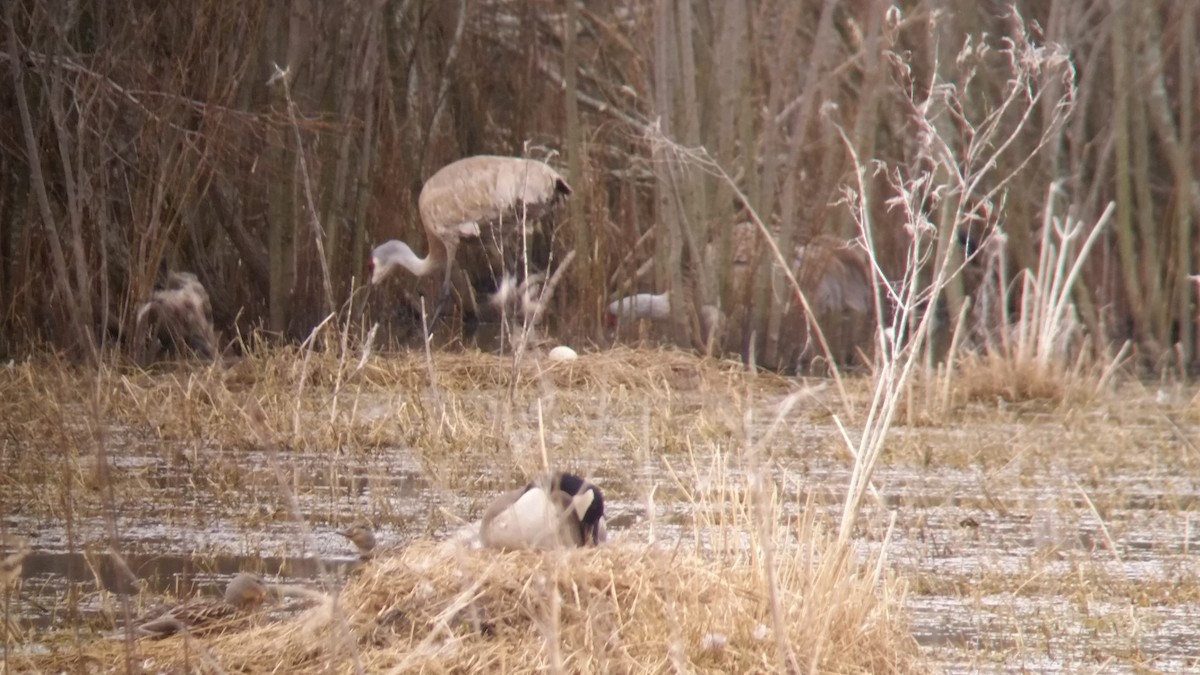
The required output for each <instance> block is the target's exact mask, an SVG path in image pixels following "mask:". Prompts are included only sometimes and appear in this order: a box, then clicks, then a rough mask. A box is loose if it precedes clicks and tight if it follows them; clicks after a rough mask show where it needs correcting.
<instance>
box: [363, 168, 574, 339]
mask: <svg viewBox="0 0 1200 675" xmlns="http://www.w3.org/2000/svg"><path fill="white" fill-rule="evenodd" d="M570 194H571V186H570V185H568V184H567V181H566V179H564V178H563V177H562V176H561V175H559V174H558V172H556V171H555V170H554V169H552V168H550V166H549V165H547V164H545V163H543V162H539V161H537V160H532V159H523V158H520V157H497V156H493V155H479V156H475V157H467V158H465V159H460V160H458V161H456V162H452V163H450V164H447V165H446V166H444V167H442V168H441V169H440V170H438V172H437V173H435V174H433V176H432V177H430V178H429V180H428V181H426V182H425V185H424V187H422V188H421V195H420V197H419V198H418V199H417V207H418V210H419V211H420V214H421V224H422V225H424V227H425V237H426V240H427V242H428V246H429V251H428V253H427V254H426V256H425V257H424V258H420V257H418V256H417V255H416V253H414V252H413V250H412V247H410V246H409V245H408V244H406V243H404V242H402V241H398V240H395V239H393V240H391V241H388V242H385V243H383V244H380V245H379V246H377V247H375V250H374V251H373V252H372V254H371V267H372V274H371V283H372V284H378V283H379V282H381V281H383V280H384V279H385V278H387V276H388V275H389V274H390V273H391V272H392V270H393V269H395V268H396V267H397V266H400V267H404V268H405V269H407V270H408V271H409V272H412V273H413V274H415V275H416V276H418V277H422V276H425V275H427V274H430V273H432V272H434V271H435V270H438V269H442V270H443V274H444V276H443V279H442V286H441V290H440V292H439V294H438V301H437V304H436V306H435V309H434V313H433V316H434V318H435V319H436V318H437V316H438V315H439V314H440V312H441V310H442V308H443V306H444V304H445V302H446V301H447V300H448V299H449V297H450V287H451V283H450V282H451V273H452V272H453V268H454V264H455V261H456V257H457V255H458V250H459V244H460V242H461V241H463V240H465V239H475V240H481V241H482V242H483V243H484V244H485V245H486V244H487V243H488V242H492V243H495V244H497V245H499V247H503V242H504V241H505V240H508V239H512V238H513V236H514V235H516V236H517V237H521V235H525V234H528V233H530V232H531V231H532V229H533V228H530V229H529V230H526V229H525V228H524V225H525V223H527V222H532V221H534V220H536V219H538V218H540V217H542V216H543V215H545V213H546V212H547V211H548V210H549V208H550V207H552V206H553V205H554V204H556V203H557V202H559V201H560V200H562V199H565V198H566V197H568V196H569V195H570ZM517 241H518V242H519V244H520V246H519V247H518V249H517V250H519V251H522V252H523V251H524V250H525V244H526V242H525V241H524V239H523V238H519V239H517ZM501 264H502V266H505V267H507V266H508V265H509V264H511V263H505V261H503V260H502V261H501ZM489 265H490V266H492V267H493V269H491V270H489V271H488V272H489V273H490V275H491V276H492V278H493V280H495V281H498V280H499V278H500V276H501V275H502V273H503V271H504V270H496V269H494V265H491V263H490V261H489ZM514 271H515V270H514Z"/></svg>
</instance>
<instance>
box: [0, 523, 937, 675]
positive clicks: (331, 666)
mask: <svg viewBox="0 0 1200 675" xmlns="http://www.w3.org/2000/svg"><path fill="white" fill-rule="evenodd" d="M818 567H820V566H818ZM779 578H780V588H779V593H778V594H777V597H778V600H777V602H778V608H777V609H778V616H779V619H778V625H781V626H783V632H784V634H783V635H782V636H779V637H781V638H782V639H776V632H775V631H776V629H775V628H774V626H776V625H777V624H776V620H775V619H773V612H772V605H771V601H770V598H769V594H768V593H767V588H766V585H765V582H764V580H763V575H762V574H761V567H760V566H757V565H755V564H752V563H751V562H750V561H748V560H744V561H741V562H738V561H735V560H731V559H711V560H710V559H705V558H701V557H699V556H696V555H693V554H689V553H684V552H682V551H678V550H677V551H669V550H663V549H658V548H654V547H643V546H632V545H623V544H615V545H610V546H606V547H601V548H599V549H579V550H570V551H561V552H547V553H535V552H515V553H497V552H495V551H488V550H472V549H468V548H466V547H464V546H461V545H458V544H456V543H452V542H448V543H435V542H428V541H425V542H419V543H415V544H413V545H410V546H408V547H406V548H405V549H403V550H402V551H399V552H397V553H395V554H393V555H390V556H385V557H383V558H381V559H378V560H376V561H374V562H371V563H369V564H367V565H366V566H365V567H363V568H360V569H359V570H358V571H357V573H356V574H354V575H353V577H352V578H351V579H350V580H349V581H348V582H347V584H346V586H345V588H344V589H343V590H342V591H341V592H340V593H339V595H338V596H337V598H336V600H335V599H332V598H331V599H329V600H328V601H326V602H325V603H323V604H321V605H319V606H317V607H314V608H312V609H309V610H307V611H306V612H304V613H302V614H300V615H298V616H295V617H293V618H291V619H289V620H286V621H282V622H279V623H274V624H270V625H265V626H259V627H256V628H252V629H250V630H248V631H243V632H238V633H226V634H224V635H220V636H216V637H212V638H204V639H197V638H184V637H182V636H177V637H173V638H170V639H167V640H163V641H158V642H146V641H143V642H140V643H138V644H137V646H136V651H137V653H136V654H135V655H134V663H139V664H141V665H142V666H143V667H145V668H147V669H150V670H156V671H162V670H168V671H169V670H173V669H178V668H187V669H195V670H198V671H201V672H221V671H224V672H242V673H266V672H295V673H306V672H309V673H315V672H343V673H351V672H355V671H356V669H358V668H361V669H362V670H363V671H365V672H372V673H375V672H416V671H421V672H535V671H536V672H543V671H546V670H550V671H552V672H597V673H641V672H666V671H688V672H692V671H694V672H711V673H728V672H738V673H749V672H781V671H787V670H791V669H793V668H799V669H800V670H805V671H820V672H870V673H898V672H913V671H914V670H915V669H916V667H915V665H914V663H915V660H914V659H915V653H916V649H915V645H914V644H913V641H912V639H911V637H910V636H909V635H908V633H907V631H906V630H905V626H903V625H902V624H901V622H900V621H899V620H898V619H897V618H896V617H895V616H893V615H892V614H891V613H889V611H888V605H889V603H887V602H885V601H884V600H883V599H881V598H880V597H879V595H878V593H877V591H878V590H879V589H877V588H873V584H872V583H871V582H870V581H867V580H862V579H857V578H855V577H854V576H853V575H849V574H846V575H839V578H840V581H839V582H836V583H829V582H827V581H826V582H822V579H824V578H825V575H822V573H821V572H820V571H819V570H813V571H812V572H811V573H807V572H806V570H805V569H801V567H800V566H792V567H791V568H790V569H788V570H787V572H786V573H783V574H780V575H779ZM885 590H886V589H885ZM124 648H125V647H124V645H123V644H121V643H114V642H111V641H101V642H97V643H94V645H92V646H91V647H90V648H89V647H85V648H84V649H83V651H82V653H76V654H74V655H72V656H70V657H67V658H45V659H41V660H40V661H39V662H27V663H24V664H21V666H22V667H30V668H31V669H34V670H56V671H63V670H66V671H75V672H81V671H95V670H97V669H98V667H99V666H104V665H107V666H108V667H109V668H114V669H115V668H121V667H123V666H122V664H124V662H125V654H124ZM789 664H790V665H789Z"/></svg>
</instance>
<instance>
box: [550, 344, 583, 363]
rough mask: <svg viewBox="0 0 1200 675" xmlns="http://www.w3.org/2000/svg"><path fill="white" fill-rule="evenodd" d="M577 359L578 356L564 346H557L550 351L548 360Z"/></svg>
mask: <svg viewBox="0 0 1200 675" xmlns="http://www.w3.org/2000/svg"><path fill="white" fill-rule="evenodd" d="M577 358H579V354H576V353H575V350H574V349H571V348H570V347H568V346H566V345H559V346H557V347H555V348H554V349H551V350H550V355H549V359H550V360H551V361H574V360H575V359H577Z"/></svg>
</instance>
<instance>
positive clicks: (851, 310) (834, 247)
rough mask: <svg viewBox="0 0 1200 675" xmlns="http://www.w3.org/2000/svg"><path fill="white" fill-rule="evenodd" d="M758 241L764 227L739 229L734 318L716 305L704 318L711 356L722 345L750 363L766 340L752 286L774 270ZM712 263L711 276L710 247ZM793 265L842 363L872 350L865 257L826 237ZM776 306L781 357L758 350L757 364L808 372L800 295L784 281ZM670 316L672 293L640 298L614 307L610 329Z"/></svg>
mask: <svg viewBox="0 0 1200 675" xmlns="http://www.w3.org/2000/svg"><path fill="white" fill-rule="evenodd" d="M758 237H759V233H758V231H757V227H756V226H754V225H753V224H751V223H742V224H739V225H737V226H735V230H734V241H733V245H734V250H733V256H732V259H731V264H732V267H731V269H730V272H731V275H730V277H731V285H732V287H733V288H732V292H731V297H732V298H734V299H735V301H734V306H733V308H732V310H731V312H730V315H729V316H726V315H725V314H724V313H722V312H721V311H720V310H719V309H718V308H716V307H715V306H712V305H704V306H702V307H700V308H699V311H698V312H697V315H698V318H699V325H700V329H701V332H702V337H703V340H704V344H705V346H706V348H708V349H712V348H713V346H714V343H715V347H716V349H717V350H718V351H719V350H722V349H728V350H730V351H739V352H741V353H742V356H743V357H744V358H745V357H748V356H749V352H750V349H749V346H748V345H749V342H750V337H751V335H755V336H757V337H759V338H760V339H761V335H762V331H761V330H758V331H755V330H753V327H752V326H751V318H752V312H751V311H750V308H751V303H753V302H754V301H755V298H754V297H753V295H752V291H753V288H752V283H751V281H752V279H753V272H754V270H755V269H756V268H757V267H758V265H761V264H770V263H769V261H768V259H767V258H765V257H764V256H765V251H764V247H762V246H761V240H759V239H758ZM706 257H707V259H708V261H709V264H710V267H709V269H710V270H711V269H715V267H713V265H715V259H716V254H715V251H713V250H711V247H710V250H709V251H707V252H706ZM789 262H790V265H791V269H792V274H793V275H794V276H795V277H796V281H797V283H798V284H799V285H800V288H801V290H803V291H804V295H805V297H806V298H807V300H808V302H809V307H810V308H811V309H812V312H813V315H814V318H815V319H816V321H817V323H818V325H819V326H820V327H821V329H822V330H823V331H824V332H825V333H826V340H827V341H828V342H829V343H830V345H831V348H832V349H833V351H834V352H835V358H836V359H837V360H839V361H846V360H848V359H849V358H850V357H852V356H853V353H854V349H855V348H856V347H860V346H865V342H866V338H867V335H866V332H867V331H865V330H863V329H864V328H865V327H866V326H867V325H868V324H869V321H870V319H871V309H872V307H873V304H874V290H873V288H872V285H871V276H870V266H869V263H868V261H867V259H866V255H865V253H864V252H863V251H862V250H861V249H859V248H857V247H854V246H851V245H849V244H847V243H846V242H844V241H842V240H840V239H837V238H835V237H829V236H824V235H822V236H817V237H813V238H811V239H809V240H808V241H806V242H804V243H802V244H799V245H797V246H796V247H795V248H794V249H793V251H792V256H791V260H790V261H789ZM776 281H778V280H776ZM769 301H770V302H771V303H772V305H773V306H774V307H775V308H776V311H779V312H782V317H783V319H782V323H781V325H782V326H783V328H782V331H781V335H780V338H779V339H780V343H781V348H780V349H779V350H778V351H779V353H780V357H779V358H778V359H776V361H774V362H771V363H763V362H762V350H761V349H758V348H756V349H754V350H753V351H754V353H755V355H756V359H758V360H759V364H758V365H763V366H766V367H772V368H782V369H791V368H793V367H796V366H798V365H802V364H803V363H804V362H805V361H806V360H807V358H808V355H809V354H811V352H812V349H813V348H812V346H811V345H810V344H809V343H810V340H809V330H808V321H807V317H806V316H805V313H804V311H803V309H802V308H801V306H800V303H799V301H798V300H797V298H796V295H795V292H794V291H793V290H792V288H791V286H790V284H787V283H786V281H785V282H784V284H782V285H778V284H777V285H775V286H773V288H772V293H771V295H770V298H769ZM670 314H671V295H670V294H668V293H659V294H650V293H639V294H636V295H631V296H627V297H624V298H620V299H618V300H615V301H613V302H612V303H610V304H609V305H608V321H609V322H610V323H611V322H613V320H614V319H622V320H626V321H627V320H630V319H651V320H666V319H668V318H670ZM715 336H719V338H717V337H715Z"/></svg>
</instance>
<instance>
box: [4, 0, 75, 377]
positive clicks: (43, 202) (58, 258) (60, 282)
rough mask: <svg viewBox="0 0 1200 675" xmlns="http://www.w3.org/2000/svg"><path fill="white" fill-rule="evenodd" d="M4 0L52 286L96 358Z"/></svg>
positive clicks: (12, 65) (10, 12)
mask: <svg viewBox="0 0 1200 675" xmlns="http://www.w3.org/2000/svg"><path fill="white" fill-rule="evenodd" d="M14 4H15V3H12V2H6V3H4V21H5V24H6V26H7V28H8V31H7V32H8V36H7V37H8V56H9V70H10V71H12V74H13V90H14V92H15V94H16V99H17V110H18V112H19V113H20V117H21V129H22V132H23V134H24V137H25V152H26V156H27V157H28V160H29V169H30V182H31V184H32V187H33V192H34V196H35V197H36V199H37V203H38V208H39V210H40V211H41V218H42V227H43V228H44V230H45V233H46V241H47V243H48V244H49V245H50V260H51V263H52V264H53V266H54V274H53V277H54V288H55V290H56V291H58V293H59V295H60V296H61V297H62V301H63V304H64V305H65V309H66V314H67V316H66V319H65V323H66V324H67V325H68V327H69V328H70V330H71V331H72V332H74V334H75V339H76V344H77V345H78V347H79V349H80V350H81V351H83V353H84V355H85V356H86V357H87V358H88V359H91V360H94V359H95V358H96V352H95V347H94V345H93V342H92V339H91V332H90V330H89V326H90V324H91V321H92V317H91V316H90V315H85V314H83V305H81V304H80V303H79V301H78V299H77V298H76V297H75V291H74V290H73V289H72V288H71V284H70V281H69V279H70V278H71V277H70V272H69V271H68V270H67V257H66V255H65V254H64V252H63V246H62V236H61V233H60V232H59V227H58V221H57V219H56V218H55V216H54V211H53V209H52V208H51V207H50V196H49V194H48V192H47V190H46V180H45V176H44V175H43V173H42V159H41V153H40V152H38V145H37V139H36V137H35V134H34V129H33V119H32V115H31V114H30V112H29V101H28V99H27V98H26V95H25V81H24V74H25V66H24V60H23V59H22V58H21V53H20V50H19V47H18V44H19V43H18V41H17V33H16V28H15V25H16V24H15V23H14V21H13V5H14Z"/></svg>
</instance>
